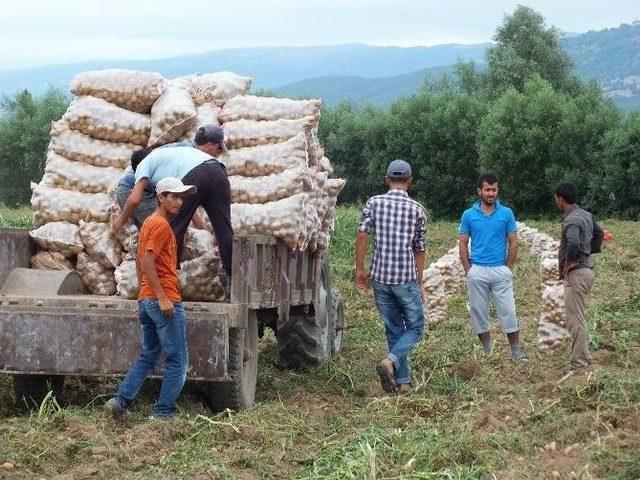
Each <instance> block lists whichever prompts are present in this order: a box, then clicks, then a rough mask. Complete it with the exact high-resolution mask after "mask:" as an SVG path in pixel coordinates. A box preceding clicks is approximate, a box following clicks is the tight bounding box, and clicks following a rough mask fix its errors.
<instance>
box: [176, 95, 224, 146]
mask: <svg viewBox="0 0 640 480" xmlns="http://www.w3.org/2000/svg"><path fill="white" fill-rule="evenodd" d="M220 111H221V108H220V107H217V106H215V105H214V104H213V103H205V104H203V105H200V106H199V107H197V108H196V120H195V124H194V125H193V127H192V128H191V129H189V130H188V131H187V132H185V134H184V135H183V136H182V137H180V140H187V141H189V142H193V141H194V140H195V138H196V132H197V131H198V128H200V127H203V126H205V125H220V120H219V119H218V117H219V115H220Z"/></svg>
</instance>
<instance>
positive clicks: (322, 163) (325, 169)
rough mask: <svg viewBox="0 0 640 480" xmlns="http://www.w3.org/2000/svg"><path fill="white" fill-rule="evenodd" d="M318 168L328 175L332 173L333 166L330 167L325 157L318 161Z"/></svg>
mask: <svg viewBox="0 0 640 480" xmlns="http://www.w3.org/2000/svg"><path fill="white" fill-rule="evenodd" d="M318 166H319V167H320V170H321V171H323V172H328V173H329V175H331V174H332V173H333V166H332V165H331V162H330V161H329V159H328V158H327V157H325V156H323V157H322V158H321V159H320V161H319V162H318Z"/></svg>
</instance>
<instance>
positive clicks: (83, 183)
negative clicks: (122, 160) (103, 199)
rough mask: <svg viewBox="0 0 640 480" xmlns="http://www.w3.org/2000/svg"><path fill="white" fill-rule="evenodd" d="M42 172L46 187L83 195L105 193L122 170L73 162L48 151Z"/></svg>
mask: <svg viewBox="0 0 640 480" xmlns="http://www.w3.org/2000/svg"><path fill="white" fill-rule="evenodd" d="M44 172H45V175H46V176H47V185H48V186H51V187H55V188H64V189H67V190H75V191H77V192H84V193H100V192H103V193H106V192H107V190H108V189H109V187H110V185H111V184H112V183H114V182H116V183H117V182H118V181H119V180H120V177H121V176H122V174H123V173H124V170H122V169H120V168H113V167H96V166H93V165H86V164H84V163H80V162H73V161H71V160H68V159H66V158H64V157H63V156H61V155H58V154H57V153H55V152H53V151H51V150H50V151H49V153H47V164H46V166H45V168H44Z"/></svg>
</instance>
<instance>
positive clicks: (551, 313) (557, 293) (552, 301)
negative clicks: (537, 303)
mask: <svg viewBox="0 0 640 480" xmlns="http://www.w3.org/2000/svg"><path fill="white" fill-rule="evenodd" d="M542 314H543V315H544V316H545V318H546V319H548V320H549V321H550V322H552V323H555V324H556V325H558V326H559V327H565V326H566V321H565V312H564V287H563V286H562V285H561V284H559V285H550V286H548V287H546V288H545V289H544V291H543V292H542Z"/></svg>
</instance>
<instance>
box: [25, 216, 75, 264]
mask: <svg viewBox="0 0 640 480" xmlns="http://www.w3.org/2000/svg"><path fill="white" fill-rule="evenodd" d="M29 235H30V236H31V238H33V239H34V240H35V241H36V243H37V244H38V246H39V247H40V248H41V249H43V250H49V251H51V252H59V253H61V254H62V255H63V256H65V257H67V258H70V257H73V256H75V255H77V254H78V253H80V252H81V251H82V250H83V249H84V245H83V244H82V239H81V238H80V232H79V229H78V226H77V225H74V224H73V223H69V222H51V223H47V224H45V225H42V226H41V227H39V228H36V229H35V230H31V231H30V232H29Z"/></svg>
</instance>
